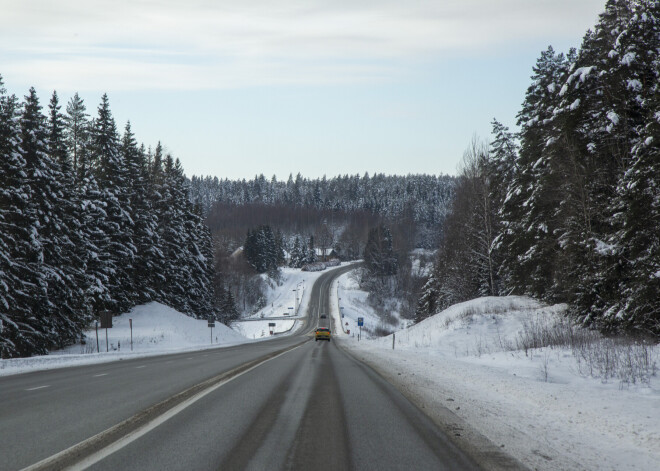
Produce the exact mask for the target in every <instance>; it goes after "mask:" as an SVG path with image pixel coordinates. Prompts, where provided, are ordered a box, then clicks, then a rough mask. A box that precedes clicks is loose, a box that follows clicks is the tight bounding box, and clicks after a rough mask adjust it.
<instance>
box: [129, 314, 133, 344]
mask: <svg viewBox="0 0 660 471" xmlns="http://www.w3.org/2000/svg"><path fill="white" fill-rule="evenodd" d="M128 325H129V327H130V328H131V352H132V351H133V319H129V320H128Z"/></svg>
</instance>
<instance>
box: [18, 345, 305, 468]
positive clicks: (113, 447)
mask: <svg viewBox="0 0 660 471" xmlns="http://www.w3.org/2000/svg"><path fill="white" fill-rule="evenodd" d="M303 345H304V343H303V344H300V345H298V346H297V347H294V348H292V349H291V350H287V351H286V352H282V353H280V354H279V355H276V356H274V357H272V358H268V359H266V360H264V361H262V362H259V363H257V364H256V365H254V366H252V367H250V368H248V369H247V370H245V371H242V372H240V373H238V374H237V375H235V376H232V377H231V378H228V379H226V380H224V381H221V382H219V383H218V384H215V385H213V386H211V387H209V388H207V389H205V390H204V391H201V392H199V393H197V394H196V395H195V396H193V397H191V398H190V399H186V400H185V401H183V402H182V403H181V404H179V405H177V406H175V407H173V408H172V409H170V410H168V411H166V412H165V413H163V414H161V415H159V416H158V417H156V418H155V419H153V420H152V421H150V422H148V423H146V424H144V425H143V426H141V427H139V428H137V429H135V430H133V431H132V432H130V433H129V434H128V435H126V436H124V437H122V438H120V439H119V440H116V441H115V442H113V443H111V444H110V445H108V446H106V447H105V448H102V449H101V450H99V451H97V452H96V453H93V454H91V455H90V456H88V457H86V458H84V459H83V460H81V461H79V462H78V463H76V464H74V465H72V466H70V467H67V468H65V469H67V470H72V471H77V470H83V469H86V468H88V467H90V466H92V465H93V464H96V463H98V462H99V461H101V460H102V459H103V458H105V457H107V456H110V455H111V454H113V453H115V452H116V451H119V450H121V449H122V448H124V447H125V446H127V445H129V444H130V443H132V442H134V441H135V440H137V439H138V438H140V437H141V436H143V435H145V434H147V433H149V432H150V431H151V430H153V429H155V428H156V427H158V426H159V425H160V424H162V423H163V422H165V421H166V420H168V419H170V418H172V417H174V416H175V415H176V414H178V413H179V412H181V411H182V410H184V409H186V408H187V407H189V406H191V405H192V404H194V403H195V402H197V401H198V400H200V399H201V398H203V397H204V396H206V395H207V394H210V393H212V392H213V391H215V390H216V389H218V388H220V387H221V386H224V385H225V384H227V383H229V382H231V381H233V380H235V379H236V378H239V377H241V376H243V375H244V374H246V373H249V372H250V371H252V370H254V369H255V368H258V367H259V366H261V365H263V364H264V363H268V362H269V361H271V360H274V359H276V358H279V357H281V356H282V355H286V354H287V353H290V352H292V351H294V350H297V349H299V348H300V347H302V346H303ZM102 433H105V431H103V432H100V433H99V434H97V435H100V434H102ZM97 435H94V436H93V437H90V438H88V439H87V440H92V439H94V437H96V436H97ZM87 440H84V441H83V442H85V441H87ZM83 442H80V443H83ZM80 443H77V444H75V445H73V446H71V447H69V448H67V449H66V450H62V451H61V452H59V453H56V454H54V455H52V456H50V457H48V458H45V459H43V460H41V461H39V462H38V463H34V464H33V465H30V466H28V467H26V468H23V470H22V471H30V470H32V469H38V467H40V466H41V465H43V464H45V463H46V462H47V461H50V460H52V459H55V458H57V457H59V456H61V455H63V454H65V453H67V452H68V451H69V450H70V449H72V448H74V447H77V446H79V445H80Z"/></svg>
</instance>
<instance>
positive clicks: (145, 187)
mask: <svg viewBox="0 0 660 471" xmlns="http://www.w3.org/2000/svg"><path fill="white" fill-rule="evenodd" d="M189 193H190V191H189V185H188V182H187V180H186V178H185V176H184V174H183V169H182V168H181V164H180V162H179V160H178V159H174V158H173V157H172V156H171V155H163V151H162V146H161V145H160V143H159V144H158V145H157V146H156V147H155V149H151V148H149V149H145V146H144V145H138V143H137V141H136V138H135V136H134V134H133V131H132V129H131V126H130V123H127V124H126V126H125V128H124V131H123V133H121V134H120V133H119V132H118V130H117V127H116V124H115V121H114V118H113V117H112V114H111V111H110V105H109V101H108V97H107V96H106V95H104V96H103V98H102V100H101V103H100V104H99V106H98V109H97V113H96V115H95V116H93V117H90V116H89V115H88V113H87V109H86V105H85V103H84V102H83V100H82V99H80V97H79V96H78V94H75V95H74V96H73V97H72V98H71V100H70V101H69V102H68V103H67V105H66V107H65V110H64V111H62V105H61V104H60V102H59V98H58V95H57V93H56V92H54V93H53V94H52V97H51V99H50V102H49V104H48V106H47V107H45V109H44V107H43V106H42V105H41V104H40V101H39V98H38V96H37V94H36V91H35V90H34V88H32V89H30V90H29V93H28V94H27V95H26V96H25V97H24V98H23V100H20V101H19V99H18V98H17V97H16V96H14V95H9V94H8V93H7V91H6V89H5V87H4V84H3V83H2V78H1V77H0V356H1V357H2V358H11V357H18V356H31V355H37V354H46V353H48V351H49V350H50V349H53V348H58V347H63V346H65V345H68V344H71V343H73V342H75V341H77V340H78V339H79V338H80V336H81V332H82V331H83V329H85V328H88V327H89V326H90V325H92V323H93V321H94V320H95V319H98V318H99V314H100V312H101V311H106V310H107V311H110V312H111V313H112V314H113V315H118V314H121V313H123V312H126V311H128V310H129V309H130V308H132V307H133V306H135V305H137V304H142V303H145V302H149V301H159V302H162V303H165V304H168V305H170V306H172V307H174V308H176V309H178V310H179V311H181V312H184V313H186V314H189V315H191V316H195V317H207V316H210V315H215V314H216V311H218V307H217V303H216V300H215V297H214V282H215V280H214V279H213V247H212V242H211V234H210V231H209V229H208V227H207V226H206V224H205V222H204V219H203V218H202V215H201V209H200V208H199V207H197V206H195V205H193V204H192V203H191V200H190V195H189ZM220 288H222V287H220ZM218 314H221V313H219V312H218Z"/></svg>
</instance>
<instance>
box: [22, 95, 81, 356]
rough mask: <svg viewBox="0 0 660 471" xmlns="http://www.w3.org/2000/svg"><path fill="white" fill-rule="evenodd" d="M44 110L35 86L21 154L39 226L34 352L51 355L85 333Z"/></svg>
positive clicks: (29, 217) (35, 232)
mask: <svg viewBox="0 0 660 471" xmlns="http://www.w3.org/2000/svg"><path fill="white" fill-rule="evenodd" d="M41 109H42V108H41V105H40V104H39V99H38V97H37V94H36V91H35V90H34V88H31V89H30V92H29V95H27V96H26V97H25V102H24V104H23V109H22V112H21V117H20V127H21V131H20V138H21V143H20V153H21V155H22V156H23V159H24V161H25V167H24V172H25V174H26V175H27V180H28V185H29V186H30V195H31V198H30V201H29V204H28V205H27V206H26V212H25V213H24V216H25V218H26V221H29V224H30V225H33V229H32V230H31V234H30V243H31V246H32V252H31V253H30V252H28V253H29V254H30V255H29V256H28V257H26V260H25V261H26V264H27V265H28V266H31V267H33V268H34V270H35V271H36V274H37V277H36V279H35V280H34V282H35V283H34V285H33V289H32V290H31V294H32V300H31V303H30V311H31V316H30V318H29V319H30V323H31V327H32V328H33V329H34V332H35V334H37V335H36V338H38V341H36V342H35V344H33V349H34V350H33V351H31V352H29V353H28V354H34V353H46V352H47V350H48V349H49V348H52V347H54V346H56V345H60V344H66V343H67V342H69V341H71V340H72V339H73V338H75V337H77V336H78V334H79V331H80V330H79V326H77V325H76V322H75V320H76V316H77V313H76V307H75V300H76V296H75V294H74V290H75V279H74V278H73V273H72V270H73V269H72V268H70V269H68V264H69V263H71V260H68V259H67V257H66V255H67V249H68V248H70V246H69V245H68V243H69V241H68V234H67V231H68V229H67V227H66V224H65V217H64V216H65V211H66V208H67V206H68V201H67V197H68V195H65V194H64V192H63V186H62V184H61V182H62V180H63V179H64V178H63V175H62V172H61V169H60V164H59V162H58V161H57V160H56V158H51V157H50V156H49V154H48V151H49V148H48V134H49V133H48V128H47V124H46V117H45V116H44V115H43V114H42V112H41ZM56 342H57V343H56Z"/></svg>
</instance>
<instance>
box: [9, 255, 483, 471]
mask: <svg viewBox="0 0 660 471" xmlns="http://www.w3.org/2000/svg"><path fill="white" fill-rule="evenodd" d="M350 269H351V267H342V268H339V269H335V270H332V271H329V272H328V273H326V274H324V275H322V276H321V277H320V278H319V279H318V280H317V281H316V283H315V284H314V285H313V287H312V293H311V297H310V304H309V310H308V314H309V318H308V319H307V321H304V325H303V327H302V328H301V329H300V330H299V332H298V334H296V335H293V336H282V337H278V338H275V339H272V340H268V341H261V342H251V343H248V344H244V345H239V346H233V347H226V348H218V349H212V350H204V351H200V352H186V353H178V354H172V355H163V356H157V357H148V358H142V359H135V360H129V361H118V362H113V363H106V364H100V365H92V366H82V367H71V368H61V369H57V370H50V371H41V372H34V373H27V374H20V375H14V376H8V377H1V378H0V469H2V470H19V469H33V470H37V469H93V470H218V469H220V470H244V469H245V470H279V469H282V470H284V469H291V470H311V469H314V470H326V469H327V470H352V469H354V470H390V469H391V470H409V469H410V470H413V469H414V470H445V469H446V470H472V469H482V467H480V466H478V465H477V464H476V462H475V461H474V460H473V459H472V458H470V457H469V456H467V455H466V454H465V453H464V452H463V451H461V450H460V449H458V448H457V447H456V446H455V445H454V443H453V442H452V441H451V440H450V439H449V438H448V437H447V436H446V435H445V434H444V433H443V432H442V429H441V428H440V427H438V426H437V425H436V424H434V423H433V422H432V421H431V419H429V418H428V417H427V416H426V415H425V414H423V413H422V412H421V411H420V410H419V409H418V408H417V407H416V406H414V405H413V404H412V403H410V402H409V401H408V400H407V399H406V398H405V397H404V396H403V395H402V394H401V393H400V392H399V391H398V390H397V389H396V388H394V387H393V386H392V385H390V384H389V383H388V382H386V381H385V380H384V379H382V378H381V377H380V376H379V375H378V374H377V373H375V372H374V371H373V370H371V369H370V368H369V367H367V366H366V365H364V364H362V363H361V362H359V361H358V360H356V359H355V358H353V357H352V356H350V355H349V354H347V353H346V352H345V351H344V350H342V349H341V348H340V347H339V346H338V345H337V343H336V342H334V341H331V342H314V341H313V331H314V329H315V328H316V326H317V325H319V321H320V320H321V321H326V319H319V315H320V313H328V314H329V312H330V308H329V297H330V294H331V293H330V286H331V284H332V281H333V280H334V278H335V277H337V276H339V275H340V274H341V273H344V272H346V271H347V270H350ZM329 320H330V319H327V321H329ZM333 330H334V329H333ZM310 340H311V341H310ZM481 464H483V463H481Z"/></svg>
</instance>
